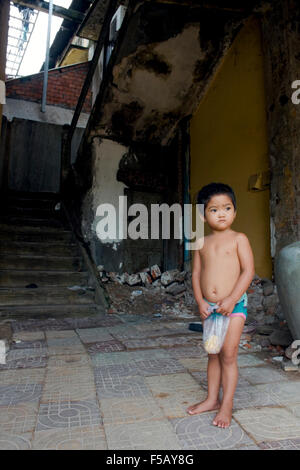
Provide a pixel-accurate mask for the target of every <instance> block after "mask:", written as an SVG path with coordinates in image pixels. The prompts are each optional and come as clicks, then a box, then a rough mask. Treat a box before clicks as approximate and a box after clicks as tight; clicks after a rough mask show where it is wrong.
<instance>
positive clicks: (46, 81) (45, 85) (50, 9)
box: [41, 0, 53, 113]
mask: <svg viewBox="0 0 300 470" xmlns="http://www.w3.org/2000/svg"><path fill="white" fill-rule="evenodd" d="M52 11H53V0H49V16H48V31H47V45H46V59H45V66H44V83H43V97H42V106H41V111H42V113H44V112H45V111H46V98H47V86H48V69H49V49H50V35H51V21H52Z"/></svg>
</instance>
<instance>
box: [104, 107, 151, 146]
mask: <svg viewBox="0 0 300 470" xmlns="http://www.w3.org/2000/svg"><path fill="white" fill-rule="evenodd" d="M143 109H144V108H143V106H141V105H140V104H139V103H138V102H137V101H132V102H131V103H129V104H124V105H123V106H122V108H121V109H119V110H118V111H115V112H114V114H113V116H112V119H111V125H112V126H111V130H112V132H113V133H114V134H115V135H117V136H122V138H123V139H124V141H130V140H132V138H133V133H134V123H135V122H136V120H137V119H138V118H139V117H140V116H141V114H142V113H143Z"/></svg>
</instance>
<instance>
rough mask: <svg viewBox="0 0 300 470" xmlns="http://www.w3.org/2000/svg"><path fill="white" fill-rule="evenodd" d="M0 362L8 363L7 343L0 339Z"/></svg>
mask: <svg viewBox="0 0 300 470" xmlns="http://www.w3.org/2000/svg"><path fill="white" fill-rule="evenodd" d="M0 364H6V343H5V341H4V340H3V339H0Z"/></svg>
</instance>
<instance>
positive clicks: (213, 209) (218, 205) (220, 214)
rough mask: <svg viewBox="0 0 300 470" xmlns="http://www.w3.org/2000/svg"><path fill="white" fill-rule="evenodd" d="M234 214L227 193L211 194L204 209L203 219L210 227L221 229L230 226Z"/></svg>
mask: <svg viewBox="0 0 300 470" xmlns="http://www.w3.org/2000/svg"><path fill="white" fill-rule="evenodd" d="M235 216H236V211H235V210H234V205H233V204H232V201H231V199H230V197H229V196H228V195H227V194H217V195H215V196H212V198H211V199H210V201H209V202H208V204H207V206H206V209H205V218H204V220H205V221H206V222H207V223H208V225H209V226H210V228H212V229H214V230H218V231H223V230H225V229H227V228H229V227H230V226H231V224H232V223H233V221H234V219H235Z"/></svg>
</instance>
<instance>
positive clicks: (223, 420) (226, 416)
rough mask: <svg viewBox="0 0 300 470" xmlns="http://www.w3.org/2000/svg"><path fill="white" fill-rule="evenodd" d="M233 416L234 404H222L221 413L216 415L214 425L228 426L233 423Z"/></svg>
mask: <svg viewBox="0 0 300 470" xmlns="http://www.w3.org/2000/svg"><path fill="white" fill-rule="evenodd" d="M231 417H232V406H223V405H222V407H221V409H220V411H219V413H218V414H217V415H216V416H215V418H214V420H213V425H214V426H218V427H219V428H228V427H229V426H230V423H231Z"/></svg>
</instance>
